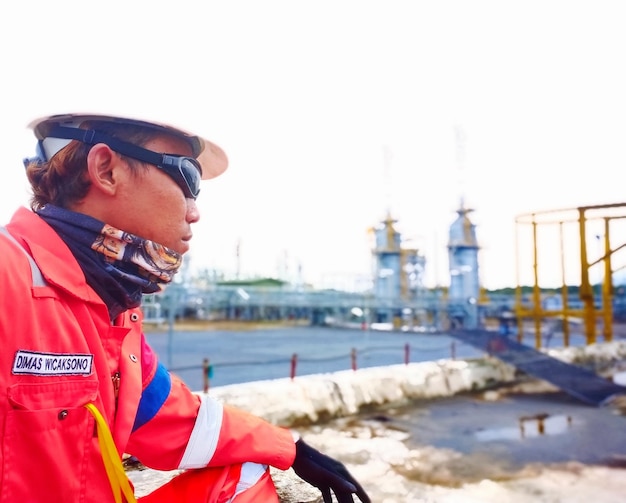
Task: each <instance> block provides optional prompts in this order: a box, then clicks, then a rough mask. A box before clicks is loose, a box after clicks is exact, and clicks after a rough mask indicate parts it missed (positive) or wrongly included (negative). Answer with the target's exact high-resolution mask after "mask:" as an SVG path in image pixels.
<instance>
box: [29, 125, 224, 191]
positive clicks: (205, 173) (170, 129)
mask: <svg viewBox="0 0 626 503" xmlns="http://www.w3.org/2000/svg"><path fill="white" fill-rule="evenodd" d="M85 121H101V122H112V123H118V124H128V125H134V126H140V127H145V128H147V129H151V130H154V131H157V132H161V133H165V134H168V135H172V136H176V137H178V138H181V139H183V140H184V141H186V142H187V143H188V144H189V146H190V147H191V149H192V151H193V155H194V157H195V158H196V159H197V160H198V162H199V163H200V167H201V168H202V179H203V180H209V179H211V178H215V177H217V176H219V175H221V174H222V173H223V172H224V171H226V168H228V157H227V156H226V153H225V152H224V151H223V150H222V149H221V148H220V147H219V146H218V145H216V144H215V143H213V142H211V141H209V140H207V139H206V138H203V137H201V136H198V135H195V134H193V133H190V132H188V131H185V130H183V129H180V128H178V127H174V126H170V125H169V124H164V123H160V122H153V121H146V120H141V119H133V118H129V117H119V116H110V115H100V114H92V113H80V114H60V115H51V116H47V117H41V118H38V119H35V120H33V121H31V122H30V123H29V124H28V127H29V128H30V129H32V130H33V132H34V134H35V137H36V138H37V139H38V140H39V141H40V142H43V141H44V140H46V139H50V137H49V136H48V135H47V131H48V130H49V129H50V126H51V125H60V126H65V127H75V128H79V127H80V125H81V124H82V123H84V122H85ZM70 141H71V140H63V139H55V140H54V141H52V142H50V141H48V142H46V143H45V144H44V146H43V148H44V150H45V154H46V157H47V159H50V158H52V156H54V155H55V154H56V153H57V152H58V151H59V150H61V149H62V148H64V147H66V146H67V145H68V144H69V143H70Z"/></svg>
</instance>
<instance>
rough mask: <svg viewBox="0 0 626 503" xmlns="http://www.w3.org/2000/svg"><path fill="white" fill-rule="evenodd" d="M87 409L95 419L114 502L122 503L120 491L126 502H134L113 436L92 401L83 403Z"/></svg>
mask: <svg viewBox="0 0 626 503" xmlns="http://www.w3.org/2000/svg"><path fill="white" fill-rule="evenodd" d="M85 407H86V408H87V410H88V411H89V412H91V415H92V416H93V417H94V419H95V420H96V427H97V430H98V443H99V444H100V453H101V454H102V461H103V462H104V468H105V470H106V472H107V476H108V477H109V483H110V484H111V489H112V490H113V497H114V498H115V503H122V493H123V494H124V497H125V498H126V501H127V503H136V502H137V500H136V499H135V495H134V494H133V489H132V488H131V487H130V482H129V481H128V477H127V476H126V472H125V471H124V467H123V466H122V460H121V459H120V457H119V454H118V452H117V448H116V447H115V442H114V441H113V436H112V435H111V431H110V430H109V427H108V425H107V423H106V421H105V420H104V418H103V417H102V414H100V411H99V410H98V409H97V408H96V406H95V405H94V404H92V403H88V404H87V405H85Z"/></svg>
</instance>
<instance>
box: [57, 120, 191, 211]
mask: <svg viewBox="0 0 626 503" xmlns="http://www.w3.org/2000/svg"><path fill="white" fill-rule="evenodd" d="M46 137H48V138H61V139H65V140H77V141H80V142H82V143H86V144H87V145H95V144H96V143H104V144H106V145H108V146H109V147H111V149H112V150H114V151H115V152H117V153H118V154H122V155H125V156H127V157H130V158H131V159H135V160H137V161H141V162H145V163H148V164H152V165H154V166H156V167H157V168H158V169H161V170H163V171H164V172H165V173H166V174H167V175H168V176H169V177H170V178H172V180H174V181H175V182H176V184H177V185H178V186H179V187H180V188H181V189H182V191H183V193H184V194H185V197H190V198H192V199H196V198H197V197H198V194H199V193H200V181H201V180H202V167H201V166H200V163H199V162H198V161H197V160H196V159H194V158H193V157H187V156H184V155H176V154H160V153H158V152H154V151H153V150H148V149H146V148H143V147H139V146H137V145H134V144H132V143H128V142H126V141H122V140H120V139H118V138H113V137H112V136H109V135H107V134H103V133H100V132H98V131H95V130H93V129H79V128H72V127H64V126H56V125H55V126H52V127H51V128H50V130H49V131H48V132H47V134H46Z"/></svg>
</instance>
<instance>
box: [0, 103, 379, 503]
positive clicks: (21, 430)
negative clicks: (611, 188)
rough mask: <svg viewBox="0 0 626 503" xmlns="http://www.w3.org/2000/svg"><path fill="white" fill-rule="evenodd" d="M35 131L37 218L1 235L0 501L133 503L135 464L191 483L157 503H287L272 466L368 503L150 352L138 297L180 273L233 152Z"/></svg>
mask: <svg viewBox="0 0 626 503" xmlns="http://www.w3.org/2000/svg"><path fill="white" fill-rule="evenodd" d="M31 127H32V129H33V131H34V133H35V136H36V137H37V139H38V140H39V142H38V158H37V159H36V160H32V161H30V162H28V163H27V176H28V179H29V181H30V184H31V186H32V191H33V196H32V200H31V209H32V211H30V210H28V209H26V208H20V209H19V210H18V211H17V212H16V213H15V215H14V216H13V218H12V220H11V222H10V223H9V224H8V225H7V226H6V228H0V230H1V232H0V255H1V256H2V261H1V263H0V285H1V287H2V307H1V312H0V338H1V341H2V351H1V352H0V363H1V365H2V367H1V370H0V432H1V434H2V448H1V451H0V481H1V487H0V499H1V500H3V501H29V502H31V501H46V502H55V501H59V502H61V501H63V502H69V501H71V502H76V501H94V502H95V501H97V502H107V501H115V502H121V501H123V500H125V501H134V500H135V497H134V496H133V493H132V488H131V487H130V484H129V482H128V479H127V478H126V476H125V473H124V471H123V469H122V466H121V462H120V459H121V456H122V454H123V453H128V454H131V455H134V456H135V457H137V458H138V459H139V460H140V461H141V462H143V463H144V464H145V465H147V466H150V467H153V468H155V469H161V470H172V469H185V470H186V471H185V472H184V473H182V474H181V475H179V476H177V477H175V478H174V479H173V480H172V481H171V482H169V483H168V484H166V485H164V486H163V487H161V488H159V489H157V490H156V491H154V492H153V493H151V494H150V495H147V496H145V497H143V498H141V501H144V502H146V503H153V502H166V501H167V502H175V501H185V502H196V501H198V502H200V501H202V502H216V503H217V502H227V501H229V502H230V501H234V502H235V503H244V502H255V503H265V502H275V501H277V500H278V499H277V495H276V491H275V488H274V485H273V482H272V480H271V478H270V476H269V471H268V465H271V466H275V467H277V468H280V469H288V468H289V467H293V468H294V470H295V472H296V473H297V474H298V475H299V476H300V477H301V478H303V479H304V480H306V481H307V482H309V483H311V484H312V485H314V486H316V487H318V488H319V489H320V490H321V492H322V495H323V498H324V501H325V502H326V503H329V502H330V501H331V494H332V493H334V494H335V496H336V497H337V500H338V501H339V502H340V503H347V502H352V501H354V500H353V494H354V493H356V495H357V496H358V498H359V499H360V500H361V501H363V502H369V501H370V500H369V498H368V496H367V495H366V494H365V492H364V490H363V489H362V487H361V486H360V485H359V484H358V483H357V481H356V480H354V478H353V477H352V476H351V475H350V474H349V473H348V471H347V470H346V469H345V467H344V466H343V465H342V464H341V463H339V462H337V461H335V460H333V459H331V458H329V457H327V456H325V455H323V454H321V453H319V452H318V451H316V450H315V449H313V448H311V447H310V446H308V445H307V444H305V443H304V442H303V441H302V440H301V439H298V438H297V436H294V435H292V433H291V432H290V431H288V430H286V429H282V428H278V427H276V426H273V425H271V424H269V423H267V422H266V421H264V420H262V419H260V418H257V417H254V416H252V415H250V414H247V413H245V412H243V411H240V410H236V409H234V408H230V407H228V406H223V405H222V404H220V403H218V402H217V401H214V400H212V399H211V398H208V397H205V396H203V397H200V396H198V395H196V394H194V393H192V392H191V391H190V390H189V389H188V388H187V387H186V386H185V385H184V384H183V383H182V382H181V381H180V380H179V379H177V378H176V377H175V376H173V375H170V374H169V373H168V372H167V371H166V370H165V368H164V367H163V366H162V365H161V364H160V363H159V361H158V359H157V357H156V355H155V353H154V352H153V351H152V349H151V348H150V346H149V345H148V344H147V343H146V341H145V338H144V336H143V333H142V329H141V321H142V318H141V312H140V310H139V305H140V302H141V297H142V295H143V294H144V293H154V292H156V291H159V290H160V289H161V288H162V285H164V284H167V283H168V282H170V281H171V280H172V277H173V276H174V274H175V273H176V271H177V270H178V268H179V267H180V265H181V261H182V256H183V254H184V253H185V252H187V251H188V249H189V241H190V240H191V237H192V229H191V224H193V223H195V222H197V221H198V219H199V213H198V208H197V206H196V203H195V200H196V197H197V196H198V193H199V191H200V181H201V179H209V178H213V177H215V176H218V175H219V174H221V173H222V172H223V171H224V170H225V169H226V167H227V164H228V163H227V158H226V156H225V154H224V152H223V151H222V150H221V149H220V148H219V147H218V146H216V145H214V144H213V143H211V142H209V141H207V140H204V139H203V138H201V137H199V136H196V135H193V134H190V133H187V132H185V131H182V130H180V129H177V128H173V127H171V126H167V125H162V124H156V123H151V122H144V121H138V120H133V119H127V118H122V117H109V116H99V115H76V114H75V115H63V116H53V117H48V118H45V119H41V120H38V121H35V122H33V123H32V124H31ZM38 477H41V480H37V478H38ZM44 481H45V482H44Z"/></svg>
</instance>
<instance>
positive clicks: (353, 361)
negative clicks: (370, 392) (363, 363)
mask: <svg viewBox="0 0 626 503" xmlns="http://www.w3.org/2000/svg"><path fill="white" fill-rule="evenodd" d="M350 360H352V370H356V349H354V348H352V351H351V352H350Z"/></svg>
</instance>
